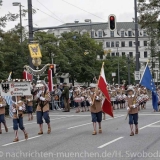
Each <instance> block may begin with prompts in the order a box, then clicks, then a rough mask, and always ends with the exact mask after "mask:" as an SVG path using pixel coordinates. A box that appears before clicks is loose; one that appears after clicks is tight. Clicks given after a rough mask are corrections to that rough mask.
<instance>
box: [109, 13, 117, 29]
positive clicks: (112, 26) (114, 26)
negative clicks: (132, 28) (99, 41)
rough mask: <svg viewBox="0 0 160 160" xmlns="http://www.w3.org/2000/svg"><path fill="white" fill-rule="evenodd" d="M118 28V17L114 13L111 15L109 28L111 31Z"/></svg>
mask: <svg viewBox="0 0 160 160" xmlns="http://www.w3.org/2000/svg"><path fill="white" fill-rule="evenodd" d="M115 28H116V18H115V16H114V15H110V16H109V29H110V30H111V31H113V30H115Z"/></svg>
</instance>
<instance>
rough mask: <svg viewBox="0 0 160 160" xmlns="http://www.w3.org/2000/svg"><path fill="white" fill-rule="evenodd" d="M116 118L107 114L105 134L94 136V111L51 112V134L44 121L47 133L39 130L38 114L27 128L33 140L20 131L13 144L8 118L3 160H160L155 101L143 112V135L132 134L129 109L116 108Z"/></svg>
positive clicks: (0, 151) (0, 145)
mask: <svg viewBox="0 0 160 160" xmlns="http://www.w3.org/2000/svg"><path fill="white" fill-rule="evenodd" d="M114 116H115V118H111V117H109V116H106V120H104V121H103V122H102V131H103V133H102V134H97V135H92V131H93V128H92V123H91V116H90V112H81V113H75V109H71V112H70V113H68V112H66V113H65V112H61V111H51V112H50V118H51V126H52V132H51V134H49V135H48V134H47V125H46V124H44V134H43V135H37V133H38V132H39V128H38V125H37V124H36V117H35V116H34V120H33V121H27V116H25V117H24V124H25V128H26V130H27V132H28V134H29V139H28V140H24V135H23V133H22V131H21V130H19V139H20V141H19V142H17V143H13V142H12V141H13V139H14V132H13V129H12V119H10V118H8V119H7V125H8V127H9V132H8V133H5V131H4V129H3V133H2V134H1V135H0V160H5V159H6V160H10V159H13V160H14V159H20V160H21V159H24V160H39V159H46V160H52V159H58V160H61V159H68V160H77V159H82V160H92V159H93V160H94V159H95V160H96V159H113V160H121V159H122V160H142V159H145V160H152V159H154V160H159V159H160V148H159V145H160V113H159V112H153V109H152V107H151V102H148V103H147V108H146V109H145V110H141V111H140V112H139V134H138V135H135V136H133V137H131V136H129V135H130V128H129V125H128V119H127V120H125V117H126V109H120V110H115V111H114Z"/></svg>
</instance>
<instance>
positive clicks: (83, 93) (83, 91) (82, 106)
mask: <svg viewBox="0 0 160 160" xmlns="http://www.w3.org/2000/svg"><path fill="white" fill-rule="evenodd" d="M85 95H86V91H85V89H84V88H83V87H82V88H81V97H83V98H82V99H83V100H82V102H81V108H82V110H81V112H85V111H86V108H85Z"/></svg>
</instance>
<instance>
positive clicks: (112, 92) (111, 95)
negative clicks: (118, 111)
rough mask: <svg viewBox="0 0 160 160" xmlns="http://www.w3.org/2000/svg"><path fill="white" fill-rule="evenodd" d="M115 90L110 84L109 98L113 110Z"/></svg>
mask: <svg viewBox="0 0 160 160" xmlns="http://www.w3.org/2000/svg"><path fill="white" fill-rule="evenodd" d="M116 95H117V94H116V90H115V89H114V87H113V86H111V90H110V98H111V104H112V106H113V109H114V110H115V104H116Z"/></svg>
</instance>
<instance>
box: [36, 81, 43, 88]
mask: <svg viewBox="0 0 160 160" xmlns="http://www.w3.org/2000/svg"><path fill="white" fill-rule="evenodd" d="M43 86H44V84H43V83H42V81H37V84H36V86H35V87H36V88H40V87H43Z"/></svg>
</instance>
